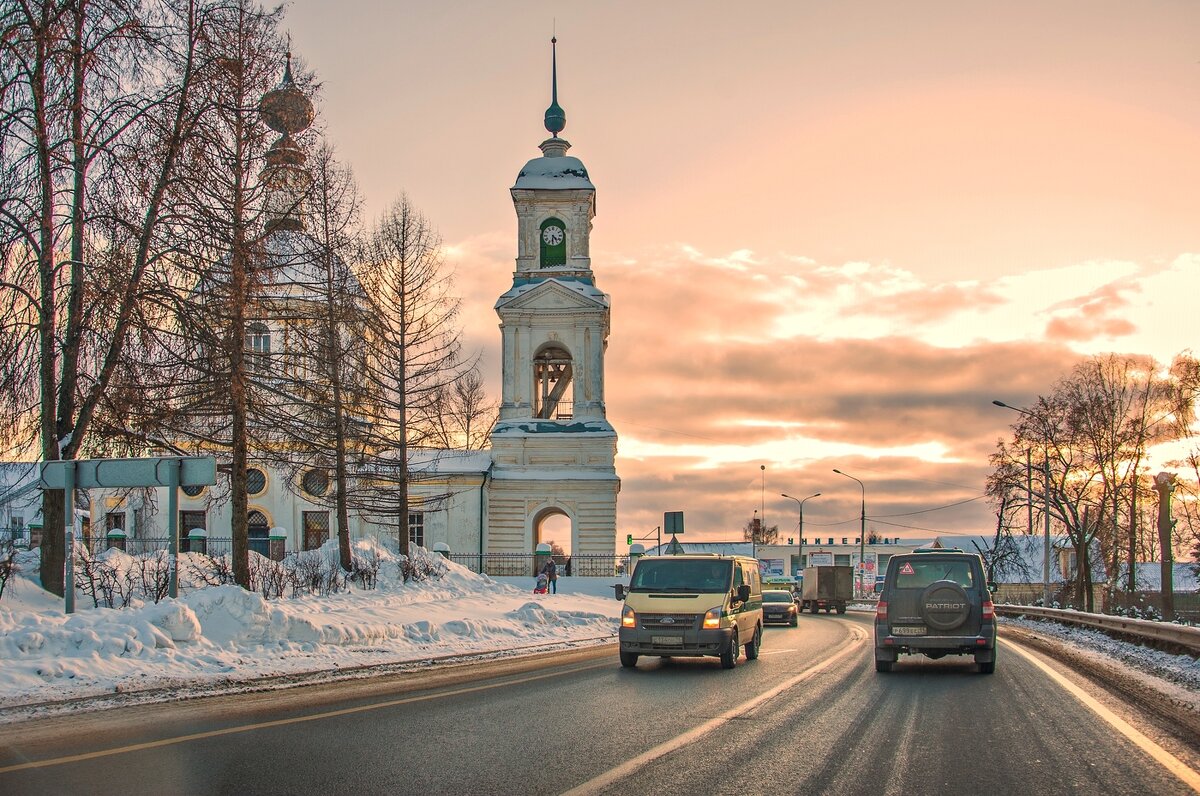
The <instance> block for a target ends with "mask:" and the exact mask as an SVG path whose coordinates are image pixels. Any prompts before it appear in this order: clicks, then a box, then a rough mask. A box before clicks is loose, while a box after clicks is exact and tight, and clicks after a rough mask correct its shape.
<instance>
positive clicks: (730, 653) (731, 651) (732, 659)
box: [721, 630, 740, 669]
mask: <svg viewBox="0 0 1200 796" xmlns="http://www.w3.org/2000/svg"><path fill="white" fill-rule="evenodd" d="M739 649H740V646H739V644H738V637H737V630H734V631H733V638H731V639H729V646H728V647H726V648H725V651H724V652H722V653H721V668H722V669H732V668H733V667H734V666H737V659H738V651H739Z"/></svg>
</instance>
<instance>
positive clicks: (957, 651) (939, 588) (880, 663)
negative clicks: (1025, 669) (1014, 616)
mask: <svg viewBox="0 0 1200 796" xmlns="http://www.w3.org/2000/svg"><path fill="white" fill-rule="evenodd" d="M876 590H877V591H879V607H878V609H876V611H875V671H877V672H890V671H891V670H892V665H893V664H894V663H895V662H896V659H897V658H898V657H899V655H900V653H902V652H903V653H906V654H910V655H915V654H917V653H921V654H923V655H928V656H929V657H930V658H940V657H942V656H943V655H974V656H975V662H976V663H977V664H979V671H981V672H983V673H984V674H991V673H992V672H994V671H996V613H995V610H994V609H993V607H992V594H991V591H990V589H989V584H988V583H987V582H986V580H985V577H984V569H983V559H981V558H980V557H979V556H978V555H976V554H975V553H964V552H962V551H961V550H957V549H947V548H929V549H922V550H916V551H914V552H912V553H903V554H901V555H895V556H892V558H891V560H890V561H888V568H887V575H886V576H885V577H884V579H883V583H882V584H881V585H878V586H876Z"/></svg>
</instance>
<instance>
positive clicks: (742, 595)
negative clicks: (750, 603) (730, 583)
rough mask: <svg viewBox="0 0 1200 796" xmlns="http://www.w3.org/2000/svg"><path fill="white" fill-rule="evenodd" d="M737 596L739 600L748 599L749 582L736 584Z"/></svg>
mask: <svg viewBox="0 0 1200 796" xmlns="http://www.w3.org/2000/svg"><path fill="white" fill-rule="evenodd" d="M737 598H738V599H739V600H741V601H742V602H746V601H747V600H749V599H750V584H749V583H743V584H742V585H741V586H738V590H737Z"/></svg>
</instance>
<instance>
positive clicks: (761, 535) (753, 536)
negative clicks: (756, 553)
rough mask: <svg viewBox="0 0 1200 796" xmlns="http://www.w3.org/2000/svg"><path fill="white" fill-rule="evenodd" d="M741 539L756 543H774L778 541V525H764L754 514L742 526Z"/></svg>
mask: <svg viewBox="0 0 1200 796" xmlns="http://www.w3.org/2000/svg"><path fill="white" fill-rule="evenodd" d="M742 539H744V540H746V541H747V542H754V543H755V544H757V545H766V544H775V543H777V542H778V541H779V526H778V525H772V526H770V527H769V528H768V527H765V526H763V524H762V519H761V518H759V517H757V516H756V517H754V518H753V519H751V520H750V521H749V522H747V523H746V527H745V528H742Z"/></svg>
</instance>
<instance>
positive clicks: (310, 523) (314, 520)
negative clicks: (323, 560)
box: [301, 511, 329, 550]
mask: <svg viewBox="0 0 1200 796" xmlns="http://www.w3.org/2000/svg"><path fill="white" fill-rule="evenodd" d="M301 514H302V515H303V520H304V549H305V550H316V549H317V548H318V547H320V546H321V545H323V544H325V543H326V542H328V541H329V512H328V511H305V512H301Z"/></svg>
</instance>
